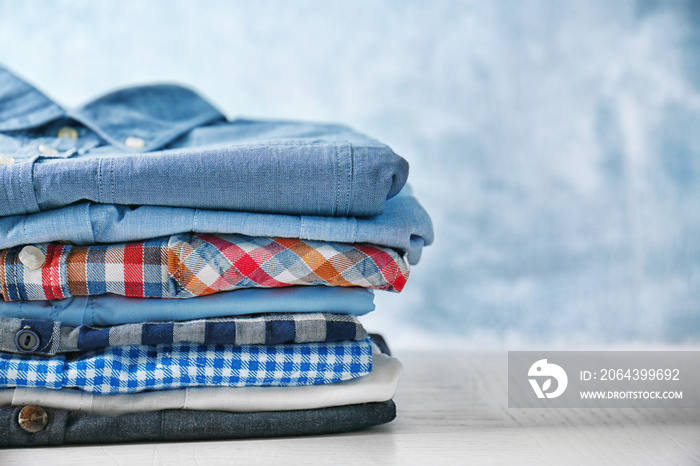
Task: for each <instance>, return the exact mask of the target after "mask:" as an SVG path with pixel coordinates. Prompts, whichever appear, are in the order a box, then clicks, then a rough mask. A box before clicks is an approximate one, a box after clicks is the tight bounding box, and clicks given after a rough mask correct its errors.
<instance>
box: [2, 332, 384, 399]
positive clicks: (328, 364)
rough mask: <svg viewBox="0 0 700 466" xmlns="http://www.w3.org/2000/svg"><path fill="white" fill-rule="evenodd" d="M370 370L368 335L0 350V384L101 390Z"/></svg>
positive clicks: (301, 379) (303, 378)
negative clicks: (42, 351)
mask: <svg viewBox="0 0 700 466" xmlns="http://www.w3.org/2000/svg"><path fill="white" fill-rule="evenodd" d="M371 371H372V346H371V343H370V339H369V338H366V339H364V340H360V341H341V342H333V343H300V344H287V345H245V346H234V345H190V344H186V343H177V344H172V345H158V346H143V345H140V346H115V347H110V348H106V349H102V350H96V351H88V352H85V353H76V354H70V355H66V354H61V355H57V356H52V357H48V358H47V357H42V356H25V355H18V354H12V353H0V388H10V387H40V388H41V387H43V388H50V389H56V390H58V389H61V388H64V387H65V388H78V389H80V390H84V391H86V392H89V393H101V394H114V393H137V392H141V391H144V390H167V389H171V388H184V387H202V386H217V387H248V386H262V387H267V386H278V387H284V386H301V385H318V384H326V383H333V382H340V381H341V380H349V379H354V378H356V377H361V376H363V375H367V374H369V373H370V372H371Z"/></svg>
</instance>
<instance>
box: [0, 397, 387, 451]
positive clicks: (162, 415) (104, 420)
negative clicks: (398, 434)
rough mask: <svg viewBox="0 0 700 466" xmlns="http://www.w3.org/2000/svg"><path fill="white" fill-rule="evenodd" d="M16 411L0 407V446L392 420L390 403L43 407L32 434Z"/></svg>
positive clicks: (306, 430) (245, 434) (235, 434)
mask: <svg viewBox="0 0 700 466" xmlns="http://www.w3.org/2000/svg"><path fill="white" fill-rule="evenodd" d="M21 410H22V407H13V406H2V407H0V447H30V446H34V447H38V446H51V445H64V444H91V443H92V444H94V443H120V442H184V441H192V440H224V439H240V438H256V437H286V436H292V435H321V434H337V433H341V432H349V431H353V430H358V429H364V428H367V427H371V426H376V425H379V424H384V423H387V422H391V421H392V420H394V419H395V418H396V405H395V404H394V402H393V401H392V400H389V401H383V402H379V403H361V404H352V405H344V406H333V407H329V408H320V409H308V410H298V411H263V412H255V413H230V412H224V411H191V410H165V411H151V412H143V413H128V414H121V415H119V416H102V415H97V414H86V413H83V412H79V411H66V410H61V409H53V408H46V413H47V415H48V424H47V425H46V428H45V429H44V430H42V431H40V432H37V433H34V434H31V433H29V432H26V431H24V430H23V429H22V428H21V427H20V426H19V424H18V422H17V418H18V416H19V413H20V411H21Z"/></svg>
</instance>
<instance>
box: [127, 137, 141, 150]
mask: <svg viewBox="0 0 700 466" xmlns="http://www.w3.org/2000/svg"><path fill="white" fill-rule="evenodd" d="M124 145H125V146H126V147H128V148H129V149H143V146H145V145H146V141H144V140H143V139H141V138H137V137H136V136H129V137H128V138H126V140H125V141H124Z"/></svg>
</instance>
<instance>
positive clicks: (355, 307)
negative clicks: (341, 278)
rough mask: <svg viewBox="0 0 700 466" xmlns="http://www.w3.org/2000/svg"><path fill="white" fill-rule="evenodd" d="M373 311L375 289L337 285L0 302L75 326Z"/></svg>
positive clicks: (16, 312)
mask: <svg viewBox="0 0 700 466" xmlns="http://www.w3.org/2000/svg"><path fill="white" fill-rule="evenodd" d="M372 311H374V293H373V292H372V290H368V289H367V288H357V287H348V288H345V287H338V286H290V287H288V288H245V289H242V290H235V291H226V292H224V293H216V294H212V295H208V296H200V297H198V298H197V301H192V300H187V299H167V298H163V299H160V298H151V299H141V298H126V297H124V296H117V295H113V294H106V295H98V296H71V297H70V298H64V299H52V300H47V301H11V302H7V301H3V300H2V299H0V316H3V317H14V318H18V319H35V320H55V321H58V322H62V323H63V324H64V325H69V326H72V327H78V326H80V325H92V326H99V327H109V326H113V325H122V324H131V323H138V322H182V321H186V320H195V319H206V318H213V317H228V316H238V315H246V314H257V313H270V312H283V313H292V312H294V313H296V312H332V313H334V314H349V315H355V316H360V315H364V314H367V313H369V312H372Z"/></svg>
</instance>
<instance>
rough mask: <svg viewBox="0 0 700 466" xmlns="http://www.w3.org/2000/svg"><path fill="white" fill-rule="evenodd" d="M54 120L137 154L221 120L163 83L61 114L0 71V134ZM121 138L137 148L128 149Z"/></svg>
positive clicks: (27, 86)
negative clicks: (137, 143) (138, 142)
mask: <svg viewBox="0 0 700 466" xmlns="http://www.w3.org/2000/svg"><path fill="white" fill-rule="evenodd" d="M60 117H69V118H72V119H74V120H77V121H79V122H80V123H82V124H84V125H85V126H87V127H88V128H90V129H91V130H92V131H94V132H95V133H97V134H98V135H100V136H101V137H102V138H103V139H105V140H106V141H108V142H109V143H110V144H112V145H114V146H117V147H119V148H120V149H122V150H124V151H142V152H146V151H150V150H155V149H158V148H160V147H162V146H164V145H165V144H167V143H169V142H170V141H172V140H174V139H175V138H177V137H178V136H181V135H183V134H185V133H187V132H188V131H190V130H192V129H194V128H196V127H198V126H202V125H204V124H207V123H211V122H214V121H217V120H225V116H224V115H223V114H222V113H221V112H219V111H218V110H217V109H216V108H215V107H214V106H212V105H211V104H210V103H209V102H207V101H206V100H204V99H203V98H202V97H200V96H199V95H197V94H196V93H195V92H193V91H191V90H190V89H187V88H185V87H181V86H176V85H168V84H158V85H151V86H140V87H130V88H126V89H121V90H118V91H115V92H111V93H109V94H106V95H104V96H102V97H99V98H97V99H95V100H93V101H91V102H89V103H87V104H86V105H84V106H82V107H79V108H76V109H71V110H65V109H63V108H62V107H61V106H59V105H58V104H56V103H55V102H53V101H52V100H51V99H49V98H48V97H47V96H46V95H44V94H43V93H41V92H40V91H39V90H38V89H36V88H35V87H34V86H32V85H30V84H28V83H27V82H25V81H23V80H22V79H20V78H19V77H17V76H15V75H14V74H12V73H11V72H10V71H8V70H6V69H4V68H2V67H0V131H17V130H26V129H30V128H36V127H38V126H41V125H44V124H46V123H49V122H50V121H53V120H55V119H57V118H60ZM127 139H130V140H131V141H133V140H134V139H136V140H142V141H143V144H141V145H140V146H141V147H133V144H130V146H132V147H128V146H127V143H126V141H127Z"/></svg>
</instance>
